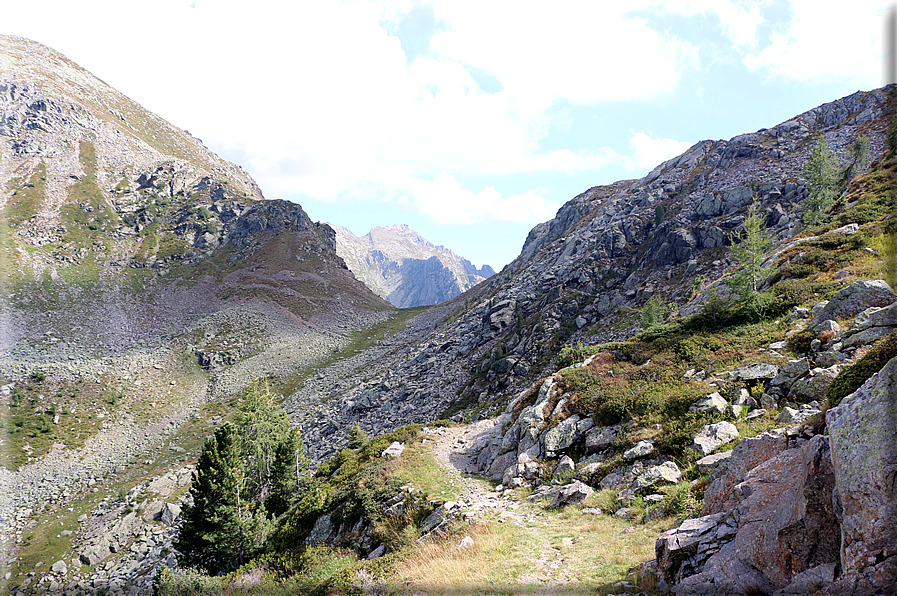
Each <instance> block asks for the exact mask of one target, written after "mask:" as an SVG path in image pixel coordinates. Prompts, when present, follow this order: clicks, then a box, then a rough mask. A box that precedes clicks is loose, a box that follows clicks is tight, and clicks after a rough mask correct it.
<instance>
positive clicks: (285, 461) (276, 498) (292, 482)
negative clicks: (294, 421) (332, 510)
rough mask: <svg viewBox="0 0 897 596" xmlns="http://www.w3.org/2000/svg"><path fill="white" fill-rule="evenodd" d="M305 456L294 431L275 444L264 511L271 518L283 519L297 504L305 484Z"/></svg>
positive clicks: (295, 430) (306, 478)
mask: <svg viewBox="0 0 897 596" xmlns="http://www.w3.org/2000/svg"><path fill="white" fill-rule="evenodd" d="M310 465H311V462H309V459H308V456H307V455H306V453H305V448H304V447H303V446H302V436H301V435H300V434H299V429H297V428H296V427H292V428H290V431H289V433H288V434H287V436H286V437H285V438H284V439H283V440H282V441H281V442H280V443H278V444H277V447H276V448H275V453H274V461H273V463H272V466H271V493H270V495H268V498H267V499H265V509H266V510H267V511H268V513H270V514H271V515H273V516H275V517H278V516H280V515H283V514H284V513H285V512H286V511H287V510H288V509H289V508H290V507H292V506H293V505H294V504H295V503H297V502H298V501H299V498H300V497H301V496H302V494H304V492H305V488H306V483H307V482H308V480H309V478H310V476H309V467H310Z"/></svg>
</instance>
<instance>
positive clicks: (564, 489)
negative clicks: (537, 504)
mask: <svg viewBox="0 0 897 596" xmlns="http://www.w3.org/2000/svg"><path fill="white" fill-rule="evenodd" d="M593 492H595V491H594V490H593V489H592V487H591V486H589V485H588V484H584V483H582V482H580V481H579V480H574V481H573V482H571V483H570V484H565V485H564V486H561V487H558V490H557V491H556V492H555V493H554V496H553V498H552V500H551V504H550V505H549V507H552V508H555V507H563V506H565V505H575V504H576V503H582V502H583V501H584V500H585V499H586V497H588V496H589V495H591V494H592V493H593Z"/></svg>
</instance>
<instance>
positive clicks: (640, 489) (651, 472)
mask: <svg viewBox="0 0 897 596" xmlns="http://www.w3.org/2000/svg"><path fill="white" fill-rule="evenodd" d="M680 482H682V472H680V471H679V466H677V465H676V463H675V462H671V461H668V462H664V463H662V464H660V465H659V466H651V467H650V468H648V469H647V470H645V471H644V472H642V473H641V474H639V476H638V477H637V478H636V479H635V482H633V484H632V491H633V492H634V493H636V494H647V493H648V492H649V491H652V490H654V489H655V488H656V487H658V486H664V485H667V484H678V483H680Z"/></svg>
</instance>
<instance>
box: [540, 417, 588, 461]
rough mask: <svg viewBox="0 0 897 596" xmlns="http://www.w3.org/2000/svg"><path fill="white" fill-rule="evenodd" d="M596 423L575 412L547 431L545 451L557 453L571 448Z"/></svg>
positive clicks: (544, 444)
mask: <svg viewBox="0 0 897 596" xmlns="http://www.w3.org/2000/svg"><path fill="white" fill-rule="evenodd" d="M594 425H595V423H594V422H592V419H591V418H585V419H582V418H580V417H579V416H578V415H576V414H573V415H572V416H570V417H569V418H566V419H565V420H563V421H561V423H560V424H558V425H557V426H555V427H554V428H552V429H549V430H548V431H546V432H545V435H544V437H543V438H542V447H543V448H544V449H545V452H546V453H548V452H552V453H556V452H558V451H563V450H565V449H569V448H570V446H571V445H573V443H575V442H576V441H577V440H578V439H579V438H580V437H582V435H583V433H584V432H586V431H587V430H589V429H590V428H592V427H593V426H594Z"/></svg>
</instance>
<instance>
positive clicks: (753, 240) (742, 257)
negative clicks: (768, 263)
mask: <svg viewBox="0 0 897 596" xmlns="http://www.w3.org/2000/svg"><path fill="white" fill-rule="evenodd" d="M743 227H744V238H742V237H741V234H740V233H739V234H732V235H730V236H729V240H730V241H731V243H732V258H733V259H735V261H736V262H737V263H738V264H740V265H741V269H739V270H738V271H737V272H736V273H735V274H733V275H732V276H731V277H730V278H729V280H728V281H727V283H726V285H728V286H729V287H731V288H732V289H733V290H734V291H735V293H736V294H737V295H738V297H739V299H740V301H741V303H742V304H743V305H746V306H748V307H750V308H751V309H753V310H754V311H755V312H758V313H759V314H762V311H763V309H764V307H765V303H764V301H763V300H762V297H761V295H760V285H761V284H762V283H763V281H764V280H765V279H766V278H767V277H769V276H770V275H772V273H773V271H774V270H773V269H772V268H764V267H763V261H764V260H765V259H766V253H767V252H769V250H770V248H772V238H770V236H769V233H767V231H766V217H765V216H764V215H763V214H762V213H761V212H760V205H759V204H758V203H757V202H754V203H753V204H752V205H751V206H750V207H749V208H748V212H747V216H746V217H745V218H744V224H743Z"/></svg>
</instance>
